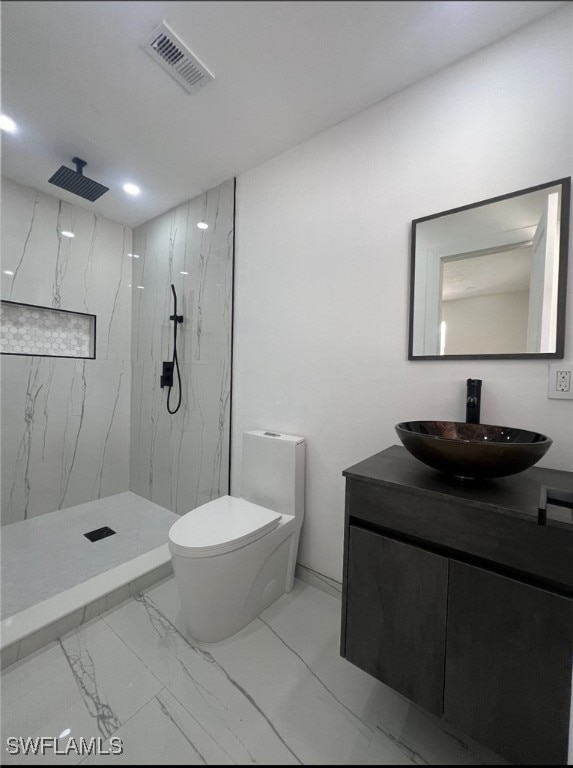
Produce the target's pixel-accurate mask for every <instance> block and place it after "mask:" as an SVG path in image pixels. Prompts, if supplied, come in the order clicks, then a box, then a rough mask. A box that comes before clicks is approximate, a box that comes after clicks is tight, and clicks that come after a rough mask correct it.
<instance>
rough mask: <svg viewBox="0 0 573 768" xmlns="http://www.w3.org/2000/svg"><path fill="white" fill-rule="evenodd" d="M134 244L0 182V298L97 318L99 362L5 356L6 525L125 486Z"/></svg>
mask: <svg viewBox="0 0 573 768" xmlns="http://www.w3.org/2000/svg"><path fill="white" fill-rule="evenodd" d="M62 229H64V230H65V229H68V230H72V231H73V232H74V233H75V237H74V238H66V237H63V236H61V234H60V232H61V230H62ZM131 243H132V232H131V230H130V229H129V228H127V227H124V226H122V225H120V224H117V223H115V222H113V221H110V220H108V219H104V218H102V217H96V216H94V214H92V213H90V212H89V211H87V210H85V209H83V208H80V207H78V206H74V205H70V204H69V203H64V202H62V201H60V200H58V199H56V198H54V197H51V196H49V195H45V194H43V193H40V192H37V191H36V190H33V189H29V188H27V187H22V186H20V185H19V184H16V183H15V182H12V181H10V180H8V179H3V183H2V267H3V269H6V270H8V271H11V272H13V273H14V274H13V275H6V274H4V273H2V276H1V277H2V283H1V296H2V298H3V299H8V300H10V301H15V302H20V303H24V304H34V305H38V306H44V307H53V308H61V309H65V310H70V311H72V312H87V313H90V314H95V315H96V317H97V342H96V346H97V348H96V355H97V358H96V360H74V359H72V358H70V359H65V358H49V357H26V356H16V355H4V356H3V358H2V372H1V377H2V382H1V383H2V524H6V523H14V522H18V521H21V520H25V519H27V518H30V517H35V516H37V515H42V514H44V513H46V512H52V511H54V510H57V509H60V508H62V507H68V506H74V505H76V504H81V503H82V502H86V501H90V500H92V499H97V498H100V497H102V496H109V495H112V494H114V493H119V492H121V491H126V490H127V489H128V485H129V423H130V394H131V291H132V289H131V287H130V286H131V262H132V260H131V259H129V258H128V256H127V254H128V252H131Z"/></svg>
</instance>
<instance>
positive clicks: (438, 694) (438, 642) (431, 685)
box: [346, 525, 448, 715]
mask: <svg viewBox="0 0 573 768" xmlns="http://www.w3.org/2000/svg"><path fill="white" fill-rule="evenodd" d="M447 588H448V560H447V559H446V558H444V557H441V556H439V555H435V554H433V553H431V552H427V551H425V550H422V549H419V548H418V547H413V546H411V545H409V544H404V543H402V542H398V541H395V540H393V539H389V538H387V537H385V536H382V535H380V534H377V533H372V532H371V531H367V530H364V529H362V528H359V527H356V526H353V525H351V526H350V527H349V552H348V575H347V591H346V658H347V659H348V661H350V662H352V663H353V664H356V666H358V667H360V668H361V669H363V670H365V671H366V672H368V673H369V674H371V675H372V676H373V677H376V678H377V679H378V680H381V681H382V682H383V683H386V685H389V686H390V687H391V688H394V689H395V690H397V691H399V692H400V693H402V694H403V695H404V696H407V697H408V698H409V699H411V700H412V701H415V702H416V703H417V704H419V705H420V706H422V707H424V708H425V709H427V710H429V711H430V712H433V713H435V714H437V715H441V714H442V705H443V681H444V649H445V640H446V634H445V633H446V604H447Z"/></svg>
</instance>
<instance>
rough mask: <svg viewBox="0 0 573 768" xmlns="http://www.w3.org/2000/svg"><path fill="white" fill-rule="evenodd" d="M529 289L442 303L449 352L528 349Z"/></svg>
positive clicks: (467, 352) (499, 351)
mask: <svg viewBox="0 0 573 768" xmlns="http://www.w3.org/2000/svg"><path fill="white" fill-rule="evenodd" d="M528 317H529V291H519V292H517V291H516V292H515V293H490V294H487V295H485V296H472V297H468V298H467V299H454V300H452V301H444V302H442V320H444V321H445V323H446V328H447V330H446V346H445V350H444V354H446V355H464V354H466V355H468V354H471V355H485V354H490V355H504V354H505V355H507V354H508V353H513V352H515V353H516V352H525V351H526V350H527V320H528Z"/></svg>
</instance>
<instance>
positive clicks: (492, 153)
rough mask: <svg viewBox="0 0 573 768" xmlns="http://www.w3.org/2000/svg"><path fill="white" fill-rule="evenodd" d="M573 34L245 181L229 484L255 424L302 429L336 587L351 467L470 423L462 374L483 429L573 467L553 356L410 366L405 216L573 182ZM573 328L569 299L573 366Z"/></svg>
mask: <svg viewBox="0 0 573 768" xmlns="http://www.w3.org/2000/svg"><path fill="white" fill-rule="evenodd" d="M571 39H572V9H571V7H566V8H564V9H562V10H559V11H557V12H556V13H554V14H551V15H549V16H547V17H545V18H544V19H542V20H541V21H540V22H538V23H535V24H534V25H531V26H530V27H527V28H525V29H523V30H521V31H520V32H518V33H516V34H514V35H512V36H510V37H508V38H506V39H505V40H504V41H502V42H500V43H498V44H496V45H494V46H490V47H488V48H486V49H484V50H483V51H481V52H479V53H478V54H476V55H473V56H471V57H469V58H467V59H465V60H463V61H461V62H460V63H458V64H456V65H454V66H452V67H449V68H448V69H446V70H444V71H442V72H441V73H438V74H437V75H434V76H432V77H430V78H428V79H427V80H425V81H424V82H422V83H419V84H417V85H416V86H413V87H411V88H408V89H407V90H404V91H402V92H401V93H399V94H397V95H395V96H393V97H391V98H389V99H387V100H386V101H384V102H382V103H380V104H378V105H377V106H375V107H373V108H371V109H369V110H367V111H365V112H362V113H360V114H359V115H357V116H355V117H354V118H352V119H350V120H347V121H345V122H343V123H341V124H339V125H337V126H335V127H334V128H332V129H330V130H328V131H326V132H324V133H322V134H320V135H319V136H316V137H315V138H314V139H312V140H310V141H307V142H305V143H303V144H301V145H299V146H298V147H295V148H294V149H292V150H290V151H289V152H286V153H285V154H283V155H280V156H279V157H277V158H274V159H273V160H270V161H269V162H267V163H265V164H263V165H261V166H259V167H257V168H255V169H254V170H251V171H249V172H248V173H245V174H243V175H242V176H240V177H239V179H238V192H237V253H236V259H237V261H236V273H235V274H236V283H235V285H236V295H235V347H234V378H233V445H232V472H233V475H232V486H231V487H232V492H233V493H234V494H239V493H240V469H241V442H240V441H241V433H242V432H243V430H245V429H253V428H260V427H264V428H268V429H272V430H278V431H284V432H292V433H295V434H301V435H305V436H306V438H307V441H308V442H307V491H306V505H307V506H306V520H305V525H304V528H303V536H302V540H301V547H300V551H299V561H300V562H301V564H303V565H305V566H307V567H310V568H313V569H314V570H317V571H319V572H321V573H323V574H325V575H327V576H330V577H333V578H336V579H340V578H341V570H342V536H343V515H344V481H343V478H342V475H341V472H342V470H343V469H345V468H346V467H348V466H350V465H352V464H354V463H356V462H358V461H360V460H362V459H364V458H366V457H368V456H369V455H371V454H373V453H375V452H377V451H380V450H382V449H384V448H386V447H388V446H389V445H392V444H394V443H398V442H399V441H398V438H397V437H396V435H395V433H394V425H395V424H396V423H397V422H399V421H402V420H405V419H457V420H463V419H464V418H465V410H464V409H465V406H464V400H465V380H466V379H467V378H468V377H472V378H481V379H483V382H484V383H483V390H482V397H483V402H482V420H483V421H484V422H490V423H504V424H511V425H515V426H520V427H524V428H531V429H536V430H541V431H544V432H546V433H547V434H549V435H550V436H551V437H552V438H553V440H554V444H553V446H552V448H551V450H550V451H549V453H548V454H547V456H546V457H545V459H544V460H543V462H542V463H543V464H545V465H546V466H552V467H556V468H560V469H571V468H572V467H573V402H572V401H564V400H561V401H559V400H548V399H547V397H546V389H547V370H548V362H547V361H543V360H540V361H526V360H516V361H505V362H502V361H493V360H492V361H459V362H458V361H438V362H433V361H422V362H409V361H408V360H407V330H408V329H407V326H408V271H409V232H410V222H411V220H412V219H414V218H417V217H420V216H424V215H427V214H432V213H435V212H437V211H440V210H446V209H449V208H453V207H456V206H461V205H464V204H467V203H473V202H476V201H478V200H483V199H485V198H488V197H493V196H495V195H500V194H503V193H506V192H511V191H514V190H517V189H522V188H524V187H528V186H533V185H535V184H540V183H543V182H546V181H551V180H553V179H558V178H561V177H563V176H569V175H571V172H572V166H573V162H572V140H573V121H572V95H573V89H572V82H571V76H572V72H573V62H572V55H571ZM570 250H571V249H570ZM572 278H573V269H570V275H569V287H570V288H571V285H572V282H573V280H572ZM569 293H570V294H571V291H569ZM572 319H573V300H572V299H571V298H570V299H569V306H568V315H567V328H568V339H567V348H566V358H568V359H571V358H572V357H573V322H572Z"/></svg>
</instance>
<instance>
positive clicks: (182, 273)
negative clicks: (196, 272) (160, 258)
mask: <svg viewBox="0 0 573 768" xmlns="http://www.w3.org/2000/svg"><path fill="white" fill-rule="evenodd" d="M179 274H180V275H188V274H189V272H180V273H179Z"/></svg>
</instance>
